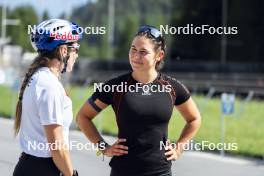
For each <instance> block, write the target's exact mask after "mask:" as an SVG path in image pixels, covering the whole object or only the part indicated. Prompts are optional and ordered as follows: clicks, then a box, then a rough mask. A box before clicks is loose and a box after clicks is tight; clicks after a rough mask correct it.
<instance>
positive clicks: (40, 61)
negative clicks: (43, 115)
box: [14, 47, 60, 136]
mask: <svg viewBox="0 0 264 176" xmlns="http://www.w3.org/2000/svg"><path fill="white" fill-rule="evenodd" d="M58 48H59V47H57V48H56V49H55V51H54V52H46V51H40V52H39V56H37V57H36V58H35V59H34V61H33V63H32V64H31V65H30V67H29V69H28V71H27V72H26V75H25V77H24V80H23V82H22V85H21V88H20V91H19V97H18V102H17V105H16V114H15V122H14V133H15V136H16V135H17V134H18V132H19V129H20V124H21V116H22V100H23V94H24V91H25V89H26V87H27V85H28V83H29V82H30V79H31V77H32V75H33V74H34V73H35V72H36V71H37V70H38V69H39V68H41V67H46V66H47V64H48V62H49V60H50V59H53V58H60V56H58Z"/></svg>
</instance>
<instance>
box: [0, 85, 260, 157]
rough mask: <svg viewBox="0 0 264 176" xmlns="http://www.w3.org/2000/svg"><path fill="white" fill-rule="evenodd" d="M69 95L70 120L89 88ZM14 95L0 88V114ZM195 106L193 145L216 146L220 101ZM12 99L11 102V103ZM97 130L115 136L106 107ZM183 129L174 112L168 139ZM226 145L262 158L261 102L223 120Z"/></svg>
mask: <svg viewBox="0 0 264 176" xmlns="http://www.w3.org/2000/svg"><path fill="white" fill-rule="evenodd" d="M68 90H69V95H70V97H71V98H72V101H73V112H74V116H76V113H77V112H78V110H79V108H80V107H81V106H82V104H83V103H84V102H85V101H86V100H87V98H88V97H89V96H90V95H91V94H92V92H93V90H92V88H81V87H71V88H69V89H68ZM16 96H17V93H14V92H12V91H11V90H9V89H8V88H7V87H0V114H1V115H4V116H11V115H12V110H14V107H12V102H13V104H14V101H15V100H14V98H16ZM193 98H194V100H195V102H196V103H197V105H198V106H199V107H200V109H201V114H202V127H201V129H200V130H199V132H198V134H197V135H196V137H195V139H194V140H195V142H202V141H209V142H213V143H219V142H220V128H221V121H220V101H219V99H218V98H215V99H210V100H208V102H206V101H205V99H204V97H202V96H193ZM12 99H13V100H12ZM241 104H242V101H241V100H239V99H237V100H236V103H235V111H236V112H238V111H239V109H240V107H241ZM94 123H95V124H96V126H97V128H98V129H100V130H101V131H103V132H104V133H108V134H113V135H116V134H117V127H116V121H115V115H114V112H113V110H112V108H111V106H109V107H108V108H106V109H105V110H104V111H102V112H101V113H100V114H99V115H98V117H96V118H95V119H94ZM183 126H184V120H183V119H182V118H181V116H180V115H179V113H178V112H177V111H176V110H175V111H174V113H173V116H172V118H171V121H170V124H169V138H170V139H171V140H174V141H175V140H176V139H177V138H178V137H179V135H180V132H181V130H182V128H183ZM225 128H226V133H225V134H226V135H225V136H226V137H225V142H226V143H233V142H236V143H238V150H236V151H230V153H234V154H242V155H247V156H258V157H261V156H263V155H264V147H263V146H264V102H263V101H256V100H254V101H251V102H249V103H248V104H247V105H246V107H245V110H244V112H243V113H241V115H240V116H239V117H236V114H235V115H234V116H226V117H225Z"/></svg>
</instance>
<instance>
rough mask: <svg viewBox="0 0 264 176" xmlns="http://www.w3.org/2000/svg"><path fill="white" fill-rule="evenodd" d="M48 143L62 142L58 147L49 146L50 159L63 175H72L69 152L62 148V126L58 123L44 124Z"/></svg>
mask: <svg viewBox="0 0 264 176" xmlns="http://www.w3.org/2000/svg"><path fill="white" fill-rule="evenodd" d="M44 129H45V132H46V136H47V140H48V143H50V144H54V143H56V142H58V141H59V142H60V144H62V145H61V146H58V147H53V148H51V156H52V159H53V161H54V163H55V165H56V166H57V168H58V169H59V170H60V171H61V172H62V173H63V175H64V176H72V175H73V167H72V163H71V160H70V153H69V150H68V149H67V148H64V147H63V146H64V145H63V144H64V139H63V134H62V126H60V125H55V124H54V125H45V126H44Z"/></svg>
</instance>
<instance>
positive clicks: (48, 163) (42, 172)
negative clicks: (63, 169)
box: [13, 152, 60, 176]
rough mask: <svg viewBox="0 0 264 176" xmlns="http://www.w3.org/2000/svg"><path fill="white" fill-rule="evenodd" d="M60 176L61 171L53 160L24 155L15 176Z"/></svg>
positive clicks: (20, 159) (17, 166)
mask: <svg viewBox="0 0 264 176" xmlns="http://www.w3.org/2000/svg"><path fill="white" fill-rule="evenodd" d="M36 175H37V176H47V175H48V176H59V175H60V171H59V169H58V168H57V167H56V165H55V164H54V162H53V160H52V158H40V157H36V156H32V155H29V154H26V153H24V152H23V153H22V154H21V156H20V158H19V161H18V163H17V165H16V167H15V170H14V173H13V176H36Z"/></svg>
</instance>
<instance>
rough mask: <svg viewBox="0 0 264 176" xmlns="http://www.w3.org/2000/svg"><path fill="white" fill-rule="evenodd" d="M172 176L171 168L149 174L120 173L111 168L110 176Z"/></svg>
mask: <svg viewBox="0 0 264 176" xmlns="http://www.w3.org/2000/svg"><path fill="white" fill-rule="evenodd" d="M124 175H125V176H172V173H171V170H168V171H166V172H164V173H160V174H151V175H148V174H130V173H128V172H126V173H120V172H117V171H115V170H114V169H112V170H111V174H110V176H124Z"/></svg>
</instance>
